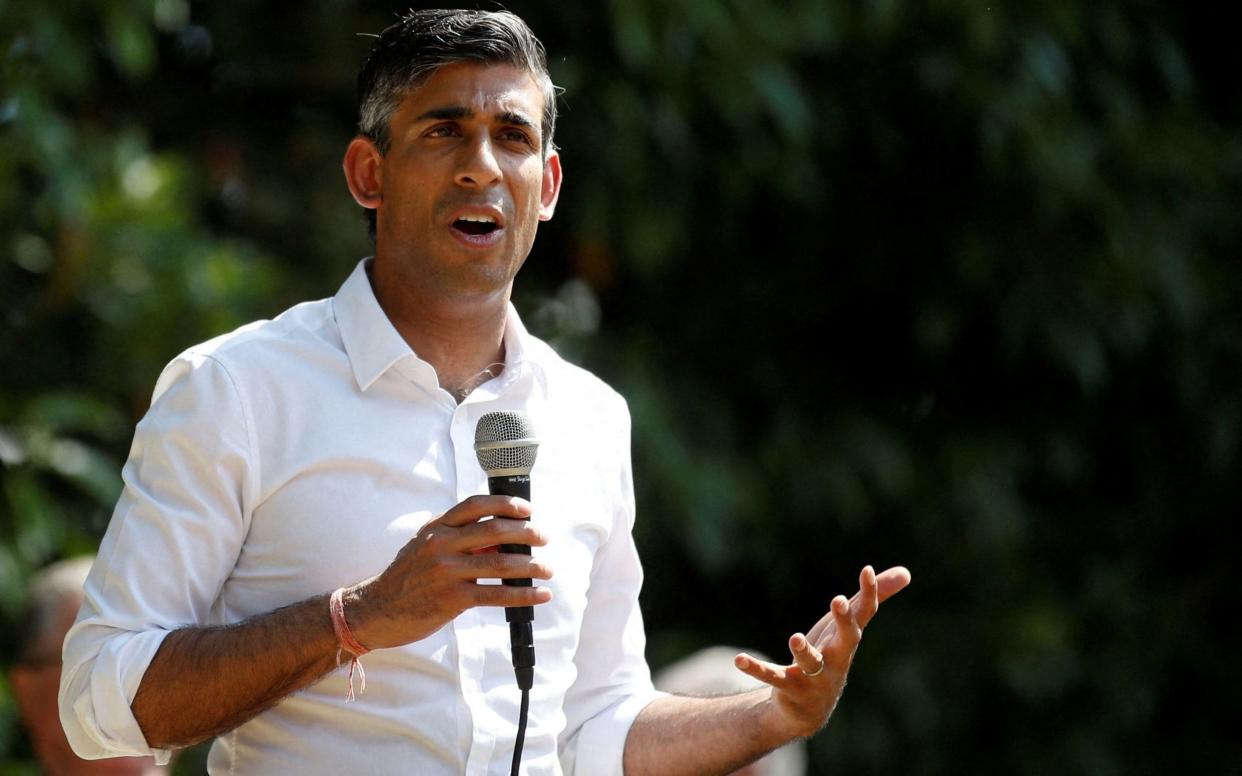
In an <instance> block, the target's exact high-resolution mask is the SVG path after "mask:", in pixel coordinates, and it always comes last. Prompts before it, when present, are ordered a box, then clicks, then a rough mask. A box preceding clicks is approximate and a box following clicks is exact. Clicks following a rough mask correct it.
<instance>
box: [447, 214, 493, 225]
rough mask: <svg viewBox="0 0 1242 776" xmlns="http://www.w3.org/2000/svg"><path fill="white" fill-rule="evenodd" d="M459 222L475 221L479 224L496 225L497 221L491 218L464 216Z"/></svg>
mask: <svg viewBox="0 0 1242 776" xmlns="http://www.w3.org/2000/svg"><path fill="white" fill-rule="evenodd" d="M457 220H458V221H473V222H475V223H478V224H494V223H496V219H494V218H492V217H491V216H462V217H461V218H459V219H457Z"/></svg>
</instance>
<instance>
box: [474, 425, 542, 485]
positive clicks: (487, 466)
mask: <svg viewBox="0 0 1242 776" xmlns="http://www.w3.org/2000/svg"><path fill="white" fill-rule="evenodd" d="M538 450H539V440H538V439H537V438H536V437H535V427H534V425H533V424H532V423H531V422H530V418H529V417H527V415H526V413H524V412H489V413H487V414H486V415H484V416H483V417H481V418H479V423H478V425H477V426H475V427H474V454H475V456H476V457H477V458H478V459H479V466H481V467H483V471H485V472H487V476H489V477H502V476H507V475H514V474H530V470H531V469H533V468H534V466H535V453H536V452H538Z"/></svg>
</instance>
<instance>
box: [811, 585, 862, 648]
mask: <svg viewBox="0 0 1242 776" xmlns="http://www.w3.org/2000/svg"><path fill="white" fill-rule="evenodd" d="M832 617H833V621H834V622H835V623H836V626H837V633H838V634H840V636H841V639H842V641H843V642H844V643H845V645H846V646H847V647H848V648H849V649H850V650H851V651H853V649H854V647H856V646H858V642H859V641H861V640H862V628H861V627H860V626H859V625H858V620H856V619H855V618H854V608H853V607H852V606H850V602H849V599H847V598H846V597H845V596H843V595H839V596H837V597H836V598H834V599H832ZM819 644H820V645H821V646H828V647H831V642H827V641H821V642H819Z"/></svg>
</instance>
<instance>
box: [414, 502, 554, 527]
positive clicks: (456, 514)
mask: <svg viewBox="0 0 1242 776" xmlns="http://www.w3.org/2000/svg"><path fill="white" fill-rule="evenodd" d="M530 512H531V510H530V502H529V501H527V500H526V499H521V498H517V497H516V496H491V495H487V496H482V495H480V496H471V497H470V498H468V499H466V500H465V501H462V502H461V503H460V504H457V505H456V506H454V507H453V508H452V509H450V510H449V511H447V512H445V513H444V514H442V515H440V516H439V517H437V518H436V519H435V520H433V521H432V523H438V524H440V525H448V526H453V527H460V526H464V525H470V524H471V523H477V522H478V521H479V520H482V519H483V518H485V517H492V516H495V517H513V518H519V519H523V518H528V517H530Z"/></svg>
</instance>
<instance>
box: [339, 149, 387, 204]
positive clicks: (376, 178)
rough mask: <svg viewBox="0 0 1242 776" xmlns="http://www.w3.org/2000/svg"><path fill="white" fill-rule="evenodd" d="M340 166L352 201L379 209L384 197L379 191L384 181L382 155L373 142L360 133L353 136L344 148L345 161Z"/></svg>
mask: <svg viewBox="0 0 1242 776" xmlns="http://www.w3.org/2000/svg"><path fill="white" fill-rule="evenodd" d="M341 166H342V167H343V168H344V170H345V183H346V185H348V186H349V193H350V194H352V195H353V196H354V201H355V202H357V203H358V204H359V205H362V206H363V207H365V208H370V209H372V210H377V209H379V206H380V202H382V201H383V199H384V198H383V196H382V195H381V193H380V192H381V188H382V184H383V181H384V176H383V167H384V155H383V154H381V153H380V150H379V148H377V147H376V145H375V143H374V142H373V141H372V140H371V139H370V138H366V137H362V136H361V135H359V136H358V137H355V138H354V139H353V140H351V141H350V143H349V147H348V148H346V149H345V161H344V162H342V164H341Z"/></svg>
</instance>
